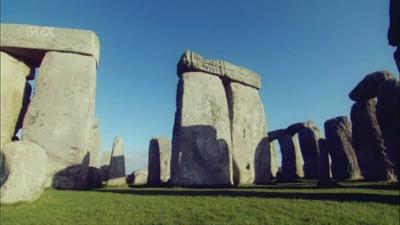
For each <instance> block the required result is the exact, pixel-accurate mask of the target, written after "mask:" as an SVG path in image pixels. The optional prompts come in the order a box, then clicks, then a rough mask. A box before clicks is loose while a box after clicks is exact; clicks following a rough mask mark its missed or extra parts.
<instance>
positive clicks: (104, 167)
mask: <svg viewBox="0 0 400 225" xmlns="http://www.w3.org/2000/svg"><path fill="white" fill-rule="evenodd" d="M110 161H111V152H103V153H102V155H101V160H100V170H101V177H102V180H103V181H107V180H108V174H109V168H110Z"/></svg>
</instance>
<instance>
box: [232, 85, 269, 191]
mask: <svg viewBox="0 0 400 225" xmlns="http://www.w3.org/2000/svg"><path fill="white" fill-rule="evenodd" d="M227 96H228V99H229V102H228V103H229V108H230V109H231V111H230V116H231V126H232V127H231V129H232V157H233V170H234V173H233V181H234V183H235V185H242V184H252V183H258V184H265V183H269V182H270V175H269V171H270V152H269V151H270V150H269V144H268V143H266V142H265V141H266V140H265V139H266V138H265V137H266V135H267V134H266V130H267V128H266V120H265V113H264V108H263V105H262V103H261V100H260V97H259V94H258V90H257V89H255V88H253V87H250V86H246V85H242V84H239V83H236V82H231V83H229V85H228V87H227Z"/></svg>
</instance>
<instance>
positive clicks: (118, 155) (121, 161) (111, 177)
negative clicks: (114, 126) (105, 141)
mask: <svg viewBox="0 0 400 225" xmlns="http://www.w3.org/2000/svg"><path fill="white" fill-rule="evenodd" d="M123 184H125V157H124V142H123V140H122V138H120V137H115V138H114V144H113V149H112V153H111V161H110V167H109V173H108V181H107V185H110V186H119V185H123Z"/></svg>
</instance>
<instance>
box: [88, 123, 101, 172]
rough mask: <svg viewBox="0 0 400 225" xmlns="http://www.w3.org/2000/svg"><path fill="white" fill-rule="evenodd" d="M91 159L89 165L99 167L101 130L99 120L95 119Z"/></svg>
mask: <svg viewBox="0 0 400 225" xmlns="http://www.w3.org/2000/svg"><path fill="white" fill-rule="evenodd" d="M89 153H90V161H89V166H91V167H99V166H100V165H99V159H98V158H99V154H100V132H99V120H98V119H97V118H94V119H93V123H92V127H91V130H90V148H89Z"/></svg>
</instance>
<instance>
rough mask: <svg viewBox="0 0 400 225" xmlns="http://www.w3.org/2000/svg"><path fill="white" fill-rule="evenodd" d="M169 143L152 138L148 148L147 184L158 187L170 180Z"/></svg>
mask: <svg viewBox="0 0 400 225" xmlns="http://www.w3.org/2000/svg"><path fill="white" fill-rule="evenodd" d="M170 161H171V142H170V141H169V140H168V139H167V138H153V139H151V141H150V146H149V163H148V174H149V175H148V182H147V183H148V184H149V185H151V186H158V185H161V184H163V183H167V182H168V181H169V178H170Z"/></svg>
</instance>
